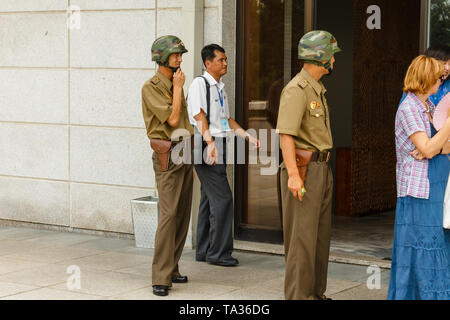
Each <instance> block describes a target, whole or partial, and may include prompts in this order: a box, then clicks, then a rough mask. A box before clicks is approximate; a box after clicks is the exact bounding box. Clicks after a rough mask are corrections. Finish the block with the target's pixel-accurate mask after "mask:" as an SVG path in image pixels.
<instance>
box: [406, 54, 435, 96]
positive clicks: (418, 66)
mask: <svg viewBox="0 0 450 320" xmlns="http://www.w3.org/2000/svg"><path fill="white" fill-rule="evenodd" d="M443 73H444V63H442V62H441V61H438V60H436V59H434V58H430V57H427V56H424V55H421V56H418V57H417V58H415V59H414V60H413V62H412V63H411V65H410V66H409V68H408V72H407V73H406V77H405V83H404V88H403V91H404V92H405V93H408V92H412V93H414V94H427V93H428V91H430V89H431V88H432V87H433V86H434V85H435V84H436V81H438V79H439V78H440V77H441V76H442V74H443Z"/></svg>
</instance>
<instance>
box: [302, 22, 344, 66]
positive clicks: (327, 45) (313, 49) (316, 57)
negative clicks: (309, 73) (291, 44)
mask: <svg viewBox="0 0 450 320" xmlns="http://www.w3.org/2000/svg"><path fill="white" fill-rule="evenodd" d="M341 51H342V50H341V49H339V47H338V44H337V41H336V38H335V37H334V36H333V35H332V34H331V33H329V32H327V31H322V30H316V31H311V32H308V33H307V34H305V35H304V36H303V37H302V38H301V39H300V43H299V44H298V59H299V60H304V61H311V62H314V61H317V62H319V61H330V60H331V58H332V57H333V56H334V54H335V53H338V52H341Z"/></svg>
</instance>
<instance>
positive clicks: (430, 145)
mask: <svg viewBox="0 0 450 320" xmlns="http://www.w3.org/2000/svg"><path fill="white" fill-rule="evenodd" d="M449 137H450V118H448V119H447V122H446V123H445V125H444V127H443V128H442V129H441V130H440V131H439V132H438V133H437V134H436V135H435V136H434V137H433V138H431V139H430V138H428V136H427V134H426V133H425V132H416V133H414V134H413V135H412V136H411V137H410V138H411V141H412V142H413V143H414V145H415V146H416V148H417V150H419V152H420V153H421V154H423V156H424V157H425V158H427V159H431V158H433V157H434V156H436V155H438V154H440V153H441V149H442V147H444V145H445V144H447V143H448V138H449Z"/></svg>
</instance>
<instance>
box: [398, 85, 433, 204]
mask: <svg viewBox="0 0 450 320" xmlns="http://www.w3.org/2000/svg"><path fill="white" fill-rule="evenodd" d="M427 104H428V106H429V107H430V111H431V114H433V113H434V109H435V106H434V104H433V103H432V102H431V101H430V100H427ZM416 132H425V133H426V134H427V135H428V137H431V123H430V119H429V118H428V116H427V114H426V109H425V106H424V105H423V103H422V102H421V101H420V100H419V98H417V96H416V95H415V94H413V93H409V94H408V95H407V97H406V98H405V100H404V101H403V102H402V104H401V105H400V107H399V109H398V111H397V116H396V118H395V144H396V151H397V197H398V198H401V197H408V196H411V197H414V198H420V199H429V197H430V182H429V180H428V160H427V159H425V160H423V161H418V160H416V159H414V158H413V156H411V155H410V152H412V151H414V150H415V149H416V147H415V145H414V144H413V143H412V141H411V139H410V137H411V136H412V135H413V134H414V133H416Z"/></svg>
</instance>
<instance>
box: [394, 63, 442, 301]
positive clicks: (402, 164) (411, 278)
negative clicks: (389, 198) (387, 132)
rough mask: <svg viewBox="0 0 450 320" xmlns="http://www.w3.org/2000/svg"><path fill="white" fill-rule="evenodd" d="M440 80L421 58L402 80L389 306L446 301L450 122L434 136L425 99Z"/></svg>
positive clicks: (438, 70)
mask: <svg viewBox="0 0 450 320" xmlns="http://www.w3.org/2000/svg"><path fill="white" fill-rule="evenodd" d="M444 80H445V79H444V65H443V64H442V63H441V62H439V61H437V60H435V59H433V58H430V57H426V56H423V55H422V56H419V57H417V58H416V59H414V61H413V62H412V64H411V65H410V67H409V69H408V72H407V74H406V78H405V87H404V89H403V90H404V92H405V93H407V96H406V98H405V100H404V101H403V102H402V103H401V105H400V107H399V110H398V112H397V116H396V119H395V137H396V151H397V197H398V200H397V210H396V219H395V235H394V247H393V249H392V267H391V279H390V284H389V292H388V299H390V300H419V299H420V300H425V299H426V300H450V232H449V231H448V230H445V229H444V228H443V212H444V194H445V188H446V186H447V180H448V176H449V172H450V161H449V159H448V156H447V155H448V154H449V153H450V143H449V142H448V140H449V137H450V118H449V119H448V120H447V123H446V124H445V126H444V128H442V129H441V130H440V131H439V132H436V130H435V129H434V127H433V124H432V122H433V118H432V116H433V113H434V108H435V106H434V104H433V103H432V102H431V101H430V99H429V98H430V96H431V95H434V94H436V93H437V92H438V89H439V86H440V85H441V84H442V82H443V81H444ZM419 154H422V155H423V157H424V159H423V160H420V157H418V155H419Z"/></svg>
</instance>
